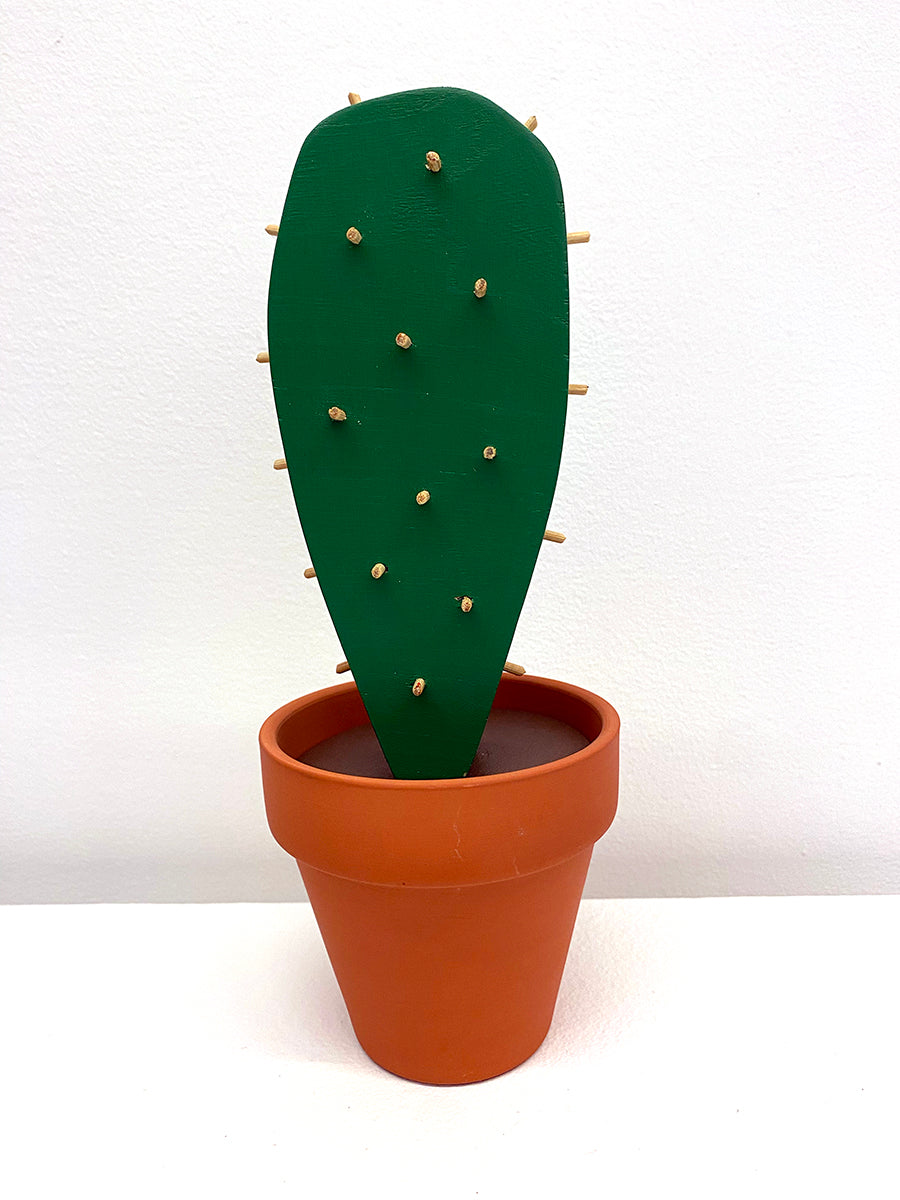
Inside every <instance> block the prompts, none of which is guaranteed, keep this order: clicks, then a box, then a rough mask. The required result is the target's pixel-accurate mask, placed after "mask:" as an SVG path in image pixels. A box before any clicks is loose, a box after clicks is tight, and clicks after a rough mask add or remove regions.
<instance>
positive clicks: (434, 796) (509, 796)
mask: <svg viewBox="0 0 900 1200" xmlns="http://www.w3.org/2000/svg"><path fill="white" fill-rule="evenodd" d="M496 706H497V707H502V708H513V709H522V710H524V711H527V712H533V713H539V714H542V715H544V716H553V717H556V718H557V719H558V720H561V721H565V722H566V723H567V724H569V725H572V726H574V727H575V728H576V729H579V730H580V731H581V732H582V733H583V734H584V735H585V736H586V737H587V738H588V739H589V742H588V745H587V746H585V748H584V749H583V750H579V751H578V752H577V753H575V754H572V755H569V756H568V757H566V758H562V759H557V760H556V761H555V762H551V763H545V764H543V765H541V766H539V767H530V768H528V769H526V770H522V771H511V772H508V773H505V774H500V775H488V776H482V777H479V778H475V779H450V780H414V781H404V780H381V779H368V778H360V777H356V776H348V775H341V774H338V773H336V772H331V771H323V770H320V769H318V768H315V767H311V766H308V765H306V764H303V763H300V762H298V761H297V759H298V757H299V756H300V755H302V754H304V753H305V752H306V751H307V750H309V749H310V748H311V747H312V746H314V745H317V744H318V743H319V742H321V741H323V740H325V739H326V738H329V737H331V736H333V735H335V734H337V733H340V732H343V731H344V730H346V729H348V728H351V727H352V726H354V725H359V724H362V723H364V722H365V720H366V715H365V710H364V708H363V706H362V702H361V700H360V698H359V694H358V692H357V691H356V688H355V686H354V685H353V684H344V685H341V686H338V687H335V688H328V689H325V690H324V691H322V692H317V693H314V694H313V695H310V696H306V697H303V698H302V699H300V700H297V701H294V702H293V703H292V704H289V705H286V706H285V707H284V708H282V709H279V710H278V712H276V713H273V714H272V716H271V717H270V718H269V719H268V720H267V721H266V723H265V724H264V725H263V728H262V730H261V732H260V745H261V750H262V765H263V786H264V793H265V799H266V810H267V815H268V818H269V824H270V827H271V829H272V832H273V834H274V836H275V838H276V840H277V841H278V842H279V843H280V844H281V845H282V846H283V847H284V849H285V850H287V851H288V853H290V854H292V855H293V857H295V858H296V859H297V861H298V864H299V866H300V870H301V872H302V875H303V879H304V882H305V884H306V888H307V892H308V894H309V898H310V902H311V903H312V906H313V910H314V912H315V915H316V920H317V921H318V924H319V928H320V930H321V933H322V938H323V940H324V942H325V947H326V950H327V952H328V955H329V958H330V960H331V963H332V966H333V968H334V972H335V975H336V977H337V980H338V984H339V986H340V988H341V992H342V994H343V997H344V1001H345V1003H346V1005H347V1010H348V1012H349V1014H350V1019H351V1021H352V1023H353V1028H354V1031H355V1032H356V1035H357V1037H358V1039H359V1042H360V1044H361V1045H362V1047H363V1049H364V1050H365V1051H366V1052H367V1053H368V1054H369V1055H370V1057H371V1058H372V1059H373V1060H374V1061H375V1062H377V1063H379V1064H380V1065H381V1066H383V1067H385V1068H386V1069H387V1070H389V1071H392V1072H394V1073H395V1074H397V1075H402V1076H404V1077H406V1078H408V1079H414V1080H417V1081H420V1082H423V1083H435V1084H457V1083H471V1082H475V1081H477V1080H480V1079H487V1078H490V1077H492V1076H494V1075H499V1074H501V1073H503V1072H504V1071H508V1070H510V1069H511V1068H512V1067H515V1066H517V1065H518V1064H519V1063H521V1062H523V1061H524V1060H525V1059H526V1058H528V1057H529V1056H530V1055H531V1054H533V1053H534V1051H535V1050H537V1048H538V1047H539V1046H540V1044H541V1042H542V1041H543V1039H544V1037H545V1036H546V1034H547V1030H548V1029H549V1027H550V1022H551V1020H552V1016H553V1009H554V1005H555V1003H556V997H557V993H558V990H559V983H560V979H561V976H562V972H563V967H564V966H565V960H566V954H567V952H568V948H569V942H570V940H571V936H572V929H573V926H574V923H575V917H576V915H577V912H578V904H579V901H580V898H581V893H582V889H583V887H584V880H585V876H586V873H587V869H588V865H589V863H590V858H591V850H592V848H593V845H594V843H595V842H596V841H597V839H598V838H599V837H600V836H601V835H602V834H603V833H604V832H605V831H606V829H607V828H608V827H609V824H610V822H611V821H612V819H613V816H614V814H615V809H616V799H617V781H618V731H619V721H618V717H617V715H616V713H615V711H614V710H613V709H612V708H611V706H610V705H608V704H607V703H606V702H605V701H604V700H601V699H600V697H598V696H594V695H593V694H592V693H590V692H586V691H584V690H583V689H580V688H575V687H572V686H571V685H569V684H563V683H557V682H555V681H553V680H546V679H537V678H534V677H528V676H526V677H524V678H520V679H504V680H503V681H502V683H501V686H500V688H499V690H498V694H497V701H496Z"/></svg>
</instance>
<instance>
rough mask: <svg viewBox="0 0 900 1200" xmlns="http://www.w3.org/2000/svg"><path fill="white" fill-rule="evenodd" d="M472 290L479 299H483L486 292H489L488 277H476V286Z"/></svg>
mask: <svg viewBox="0 0 900 1200" xmlns="http://www.w3.org/2000/svg"><path fill="white" fill-rule="evenodd" d="M472 291H473V292H474V293H475V295H476V296H477V297H478V299H479V300H481V299H483V297H484V295H485V293H486V292H487V280H486V279H476V280H475V287H474V288H473V289H472Z"/></svg>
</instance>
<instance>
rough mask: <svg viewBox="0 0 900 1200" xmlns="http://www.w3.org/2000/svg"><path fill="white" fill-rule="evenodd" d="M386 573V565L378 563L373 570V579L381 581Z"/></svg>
mask: <svg viewBox="0 0 900 1200" xmlns="http://www.w3.org/2000/svg"><path fill="white" fill-rule="evenodd" d="M386 571H387V567H386V566H385V565H384V563H376V564H375V566H374V567H373V568H372V578H373V579H380V578H381V577H382V575H384V573H385V572H386Z"/></svg>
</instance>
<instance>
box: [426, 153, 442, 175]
mask: <svg viewBox="0 0 900 1200" xmlns="http://www.w3.org/2000/svg"><path fill="white" fill-rule="evenodd" d="M425 166H426V167H427V168H428V170H429V171H433V172H434V174H435V175H436V174H437V173H438V171H439V170H440V169H441V167H442V166H443V163H442V162H441V156H440V155H439V154H438V152H437V150H429V151H428V153H427V154H426V155H425Z"/></svg>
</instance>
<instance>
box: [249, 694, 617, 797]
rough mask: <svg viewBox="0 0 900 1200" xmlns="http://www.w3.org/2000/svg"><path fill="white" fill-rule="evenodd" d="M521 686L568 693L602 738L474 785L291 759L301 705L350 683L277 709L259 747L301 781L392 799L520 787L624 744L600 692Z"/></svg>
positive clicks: (465, 779)
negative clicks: (287, 738) (291, 732)
mask: <svg viewBox="0 0 900 1200" xmlns="http://www.w3.org/2000/svg"><path fill="white" fill-rule="evenodd" d="M516 682H517V685H518V686H527V687H531V686H540V685H544V686H546V687H548V688H549V690H551V691H555V692H567V693H568V694H570V695H575V696H576V697H577V698H579V699H582V700H583V701H585V702H586V703H587V704H589V705H590V707H591V708H593V709H594V711H595V712H599V713H600V716H601V720H602V722H603V726H602V728H601V730H600V733H599V734H598V735H597V736H596V737H595V738H594V739H593V741H591V742H588V744H587V745H586V746H583V747H582V748H581V749H580V750H576V751H575V752H574V753H572V754H566V755H564V756H563V757H562V758H554V759H551V760H550V762H546V763H538V764H536V765H535V766H532V767H522V768H520V769H519V770H517V771H501V772H498V773H497V774H495V775H479V776H476V777H474V778H472V779H470V778H468V776H465V775H463V776H458V777H456V776H454V777H452V778H449V779H448V778H443V779H377V778H373V777H372V776H370V775H345V774H343V773H342V772H340V771H326V770H325V769H324V768H322V767H314V766H312V765H310V764H309V763H304V762H300V761H299V760H298V759H296V758H291V756H290V755H289V754H285V752H284V751H283V750H282V749H281V747H280V745H279V744H278V735H279V733H280V732H281V728H282V726H283V725H284V723H285V721H287V720H288V719H289V717H291V716H292V715H293V714H294V712H295V711H296V710H297V707H298V705H303V704H306V703H312V702H313V701H314V700H318V699H323V698H324V697H325V696H326V695H328V694H331V695H336V694H337V693H340V692H344V693H349V692H351V691H355V690H357V688H356V684H355V683H353V682H352V681H351V682H349V683H339V684H332V685H331V686H329V687H326V688H319V689H317V690H316V691H315V692H308V693H306V695H304V696H298V697H296V698H295V699H294V700H289V701H288V702H287V704H283V705H281V706H280V707H279V708H277V709H275V711H274V712H272V713H271V714H270V715H269V716H268V717H267V718H266V719H265V721H264V722H263V724H262V726H261V727H260V730H259V744H260V748H261V750H262V752H263V756H264V757H268V758H270V759H272V760H274V761H276V762H278V763H279V764H280V765H282V766H284V767H286V768H287V769H288V770H290V771H293V772H295V773H296V774H298V775H300V776H306V777H308V778H310V779H315V780H318V781H319V782H325V781H327V780H338V781H340V783H341V786H343V787H357V788H359V789H361V790H365V791H373V790H374V791H384V792H388V793H390V792H395V791H409V790H412V791H434V790H435V789H437V788H459V789H460V790H462V789H469V788H487V787H491V786H493V787H498V786H501V785H502V784H504V783H510V784H515V783H519V782H523V781H524V780H526V779H534V778H535V777H537V776H540V775H549V774H552V773H554V772H558V771H563V770H569V769H574V768H575V767H576V766H577V765H578V764H579V763H581V762H582V761H584V760H586V759H588V758H591V757H593V756H595V755H599V754H601V753H602V752H603V751H604V750H605V749H606V748H607V747H608V746H609V745H610V744H611V743H613V742H615V741H616V740H617V739H618V736H619V729H620V718H619V714H618V712H616V710H615V709H614V708H613V706H612V704H610V702H609V701H608V700H605V699H604V698H603V697H602V696H599V695H597V694H596V693H595V692H591V691H589V690H588V689H587V688H583V687H580V686H579V685H578V684H574V683H566V682H564V681H563V680H560V679H551V678H549V677H547V676H541V675H525V676H522V677H520V678H518V679H517V681H516ZM523 711H526V712H527V711H529V710H528V709H524V710H523Z"/></svg>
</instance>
